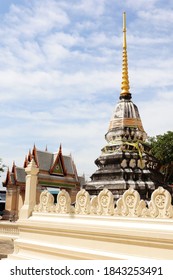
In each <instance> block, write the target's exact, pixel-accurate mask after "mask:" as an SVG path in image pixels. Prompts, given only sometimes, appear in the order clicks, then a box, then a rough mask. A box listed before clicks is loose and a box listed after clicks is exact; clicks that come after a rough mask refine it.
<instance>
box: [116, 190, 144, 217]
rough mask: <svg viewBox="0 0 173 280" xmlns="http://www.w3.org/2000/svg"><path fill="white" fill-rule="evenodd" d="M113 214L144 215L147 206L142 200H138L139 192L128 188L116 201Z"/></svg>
mask: <svg viewBox="0 0 173 280" xmlns="http://www.w3.org/2000/svg"><path fill="white" fill-rule="evenodd" d="M115 214H116V215H120V216H131V217H134V216H137V217H140V216H146V215H147V208H146V204H145V201H144V200H140V196H139V193H138V192H137V191H136V190H134V189H133V188H129V189H128V190H127V191H125V193H124V194H123V196H122V197H121V198H120V199H119V200H118V201H117V208H116V209H115Z"/></svg>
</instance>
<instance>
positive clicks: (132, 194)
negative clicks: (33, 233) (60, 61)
mask: <svg viewBox="0 0 173 280" xmlns="http://www.w3.org/2000/svg"><path fill="white" fill-rule="evenodd" d="M57 201H58V202H57V204H56V205H54V197H53V195H52V194H51V193H49V192H48V191H47V190H45V191H43V192H42V193H41V195H40V203H39V204H38V205H36V206H35V208H34V211H36V212H54V213H55V212H56V213H59V214H71V213H75V214H79V215H87V214H91V215H118V216H128V217H148V218H149V217H151V218H173V206H172V205H171V195H170V193H169V192H168V191H167V190H165V189H164V188H163V187H159V188H158V189H156V190H155V191H154V192H153V193H152V196H151V201H150V202H149V204H148V208H147V206H146V203H145V201H144V200H141V199H140V195H139V193H138V192H137V191H136V190H134V189H133V188H129V189H128V190H127V191H125V192H124V194H123V196H122V197H121V198H120V199H119V200H118V201H117V206H116V208H115V207H114V198H113V194H112V192H111V191H109V190H108V189H106V188H104V189H103V190H102V191H101V192H100V193H99V195H98V196H94V197H92V199H91V201H90V195H89V193H88V192H87V191H86V190H84V189H82V190H81V191H79V192H78V193H77V195H76V204H75V207H73V206H71V199H70V196H69V194H68V192H67V191H65V190H61V191H60V193H59V194H58V197H57Z"/></svg>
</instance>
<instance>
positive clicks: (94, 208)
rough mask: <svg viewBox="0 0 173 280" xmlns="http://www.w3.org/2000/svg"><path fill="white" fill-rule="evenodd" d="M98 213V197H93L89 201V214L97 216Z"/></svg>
mask: <svg viewBox="0 0 173 280" xmlns="http://www.w3.org/2000/svg"><path fill="white" fill-rule="evenodd" d="M97 211H98V196H96V195H95V196H93V197H92V199H91V211H90V213H91V214H97Z"/></svg>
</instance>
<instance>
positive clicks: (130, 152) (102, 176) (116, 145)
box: [85, 13, 163, 200]
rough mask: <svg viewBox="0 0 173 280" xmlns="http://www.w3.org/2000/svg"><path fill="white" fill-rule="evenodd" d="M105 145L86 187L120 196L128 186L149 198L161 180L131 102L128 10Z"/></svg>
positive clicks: (93, 190) (116, 197) (124, 23)
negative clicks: (116, 99) (119, 75)
mask: <svg viewBox="0 0 173 280" xmlns="http://www.w3.org/2000/svg"><path fill="white" fill-rule="evenodd" d="M105 139H106V141H107V144H106V146H105V147H104V148H103V149H102V150H101V152H102V153H101V155H100V157H98V158H97V159H96V160H95V164H96V165H97V167H98V170H97V171H96V172H95V173H94V174H92V176H91V181H89V182H87V184H86V185H85V189H86V190H87V191H88V192H89V193H90V195H98V193H99V192H100V191H101V190H102V189H103V188H108V189H109V190H111V192H112V193H113V194H114V198H115V200H116V199H118V198H119V197H120V196H122V194H123V193H124V191H125V190H127V189H129V187H133V188H134V189H136V190H137V191H138V192H139V193H140V195H141V198H142V199H146V200H147V199H149V198H150V196H151V193H152V191H153V190H155V189H156V188H157V187H158V186H159V184H162V185H163V180H162V175H161V174H160V173H159V172H158V164H159V163H158V162H157V160H156V159H155V158H153V157H152V156H151V154H150V148H149V145H148V144H147V141H146V140H147V134H146V132H145V130H144V128H143V125H142V121H141V118H140V114H139V111H138V108H137V106H136V105H135V104H134V103H133V102H132V96H131V93H130V84H129V77H128V59H127V42H126V14H125V13H123V53H122V83H121V92H120V96H119V102H118V103H117V105H116V107H115V110H114V112H113V115H112V117H111V120H110V124H109V128H108V132H107V133H106V135H105Z"/></svg>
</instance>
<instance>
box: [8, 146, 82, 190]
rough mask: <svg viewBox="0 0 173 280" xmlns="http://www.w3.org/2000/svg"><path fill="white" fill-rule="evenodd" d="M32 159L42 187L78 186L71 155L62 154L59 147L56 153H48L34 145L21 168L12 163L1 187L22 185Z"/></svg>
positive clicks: (79, 179)
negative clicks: (26, 169) (36, 167)
mask: <svg viewBox="0 0 173 280" xmlns="http://www.w3.org/2000/svg"><path fill="white" fill-rule="evenodd" d="M32 158H34V160H35V162H36V164H37V166H38V168H39V175H38V179H39V182H42V183H43V185H44V186H46V185H47V186H52V185H54V186H56V185H57V186H59V185H60V184H61V183H62V184H63V185H65V184H67V185H68V184H69V186H75V185H77V186H79V185H80V181H81V178H80V177H79V176H78V174H77V171H76V166H75V164H74V161H73V159H72V157H71V155H69V156H67V155H63V154H62V147H61V146H60V148H59V151H58V152H56V153H50V152H48V151H47V150H46V151H40V150H37V149H36V146H35V145H34V147H33V150H32V153H31V151H29V153H28V156H26V158H25V161H24V166H23V167H18V166H16V165H15V163H13V166H12V170H11V172H10V170H8V172H7V175H6V180H5V182H4V183H3V186H7V185H24V184H25V177H26V172H25V168H26V166H27V165H28V164H29V162H30V161H31V159H32ZM52 182H53V183H52Z"/></svg>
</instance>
